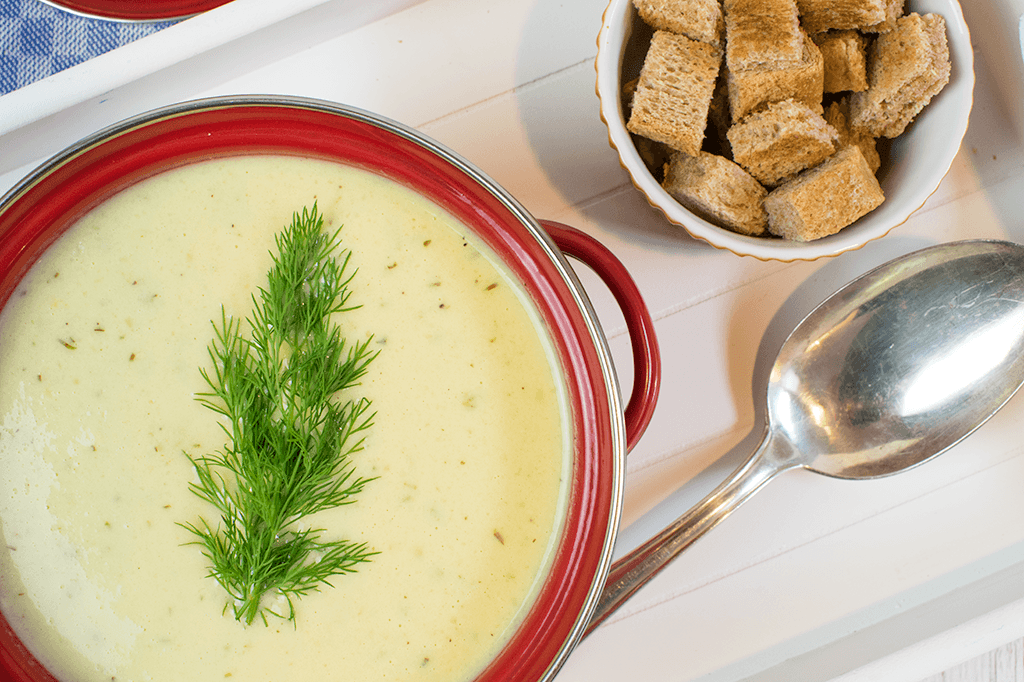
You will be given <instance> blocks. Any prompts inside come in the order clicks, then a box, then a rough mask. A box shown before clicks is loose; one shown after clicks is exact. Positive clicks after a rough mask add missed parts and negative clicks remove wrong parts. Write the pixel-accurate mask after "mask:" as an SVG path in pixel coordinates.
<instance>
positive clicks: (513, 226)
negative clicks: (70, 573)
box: [0, 96, 626, 682]
mask: <svg viewBox="0 0 1024 682" xmlns="http://www.w3.org/2000/svg"><path fill="white" fill-rule="evenodd" d="M252 154H286V155H299V156H306V157H314V158H321V159H328V160H336V161H342V162H344V163H348V164H350V165H355V166H358V167H362V168H365V169H367V170H370V171H372V172H375V173H378V174H380V175H384V176H385V177H390V178H391V179H393V180H396V181H398V182H399V183H401V184H404V185H406V186H407V187H411V188H413V189H414V190H416V191H418V192H420V193H421V194H424V195H426V196H427V197H428V198H430V199H433V200H434V201H435V202H436V203H438V204H440V205H441V206H442V207H444V208H445V209H447V210H448V211H449V212H451V213H452V214H454V215H455V216H456V217H457V218H459V219H460V220H461V221H462V222H464V223H465V224H466V225H468V226H469V227H470V228H471V229H473V230H474V232H475V233H476V234H477V235H478V236H479V237H481V238H482V239H483V240H484V241H485V242H486V243H487V244H488V246H489V247H490V248H491V249H492V250H493V251H494V252H495V253H496V254H497V255H498V257H499V258H501V259H502V260H503V261H504V263H505V265H506V266H507V267H509V269H510V270H511V271H512V273H513V274H514V276H516V277H517V278H518V279H519V280H520V282H522V284H523V286H524V288H525V289H526V290H527V292H528V293H529V294H530V296H531V297H532V298H533V299H534V303H535V305H536V306H537V310H538V312H539V314H540V316H541V318H542V320H543V321H544V322H545V323H546V325H547V327H548V329H549V331H550V332H551V333H550V336H551V341H552V343H553V345H554V346H555V350H556V355H557V356H558V358H559V360H560V362H561V365H562V369H563V373H564V375H565V382H566V388H567V393H568V396H569V408H570V412H571V421H572V428H573V430H574V431H573V446H572V447H573V450H574V452H573V454H572V457H573V460H572V464H571V476H570V479H571V480H570V488H569V492H568V497H567V507H568V509H567V513H566V517H565V520H564V526H563V532H562V534H561V536H560V540H559V544H558V546H557V548H556V550H555V552H554V558H553V563H552V567H551V569H550V571H549V574H548V575H547V577H546V579H545V580H544V581H543V584H542V585H541V587H540V591H539V594H538V596H537V598H536V600H535V602H534V603H533V605H532V606H531V607H530V609H529V610H528V612H527V613H526V614H525V617H524V619H523V621H522V622H521V624H520V625H519V626H518V627H517V629H516V630H515V632H514V634H513V635H512V637H511V639H510V640H509V642H508V644H507V645H506V646H505V647H504V649H502V650H501V651H500V652H499V654H498V655H497V657H496V658H495V659H493V660H492V661H491V663H490V664H489V665H488V666H487V667H486V668H485V669H484V670H483V671H482V672H481V673H480V674H479V676H478V677H477V678H476V680H477V682H495V681H497V680H531V681H532V680H549V679H551V678H552V677H554V675H555V673H556V672H557V671H558V669H559V668H560V667H561V665H562V664H563V663H564V661H565V660H566V658H567V657H568V655H569V653H570V652H571V650H572V648H573V647H574V646H575V644H576V643H577V642H578V641H579V639H580V638H581V637H582V635H583V633H584V631H585V628H586V625H587V623H588V621H589V618H590V614H591V613H592V611H593V608H594V607H595V605H596V603H597V599H598V597H599V596H600V593H601V591H602V589H603V587H604V583H605V579H606V577H607V573H608V569H609V566H610V563H611V555H612V548H613V545H614V540H615V535H616V532H617V529H618V522H619V517H620V513H621V506H622V495H623V488H624V476H625V453H626V436H625V426H624V422H623V418H622V405H621V400H620V397H619V396H620V392H619V390H618V385H617V380H616V378H615V372H614V369H613V366H612V361H611V354H610V351H609V349H608V346H607V342H606V340H605V338H604V336H603V333H602V332H601V329H600V325H599V323H598V321H597V316H596V313H595V311H594V309H593V307H592V305H591V304H590V302H589V299H588V298H587V296H586V294H585V292H584V291H583V288H582V286H581V285H580V283H579V281H578V279H577V278H576V276H575V274H574V273H573V271H572V269H571V267H569V265H568V263H567V261H566V260H565V258H564V256H563V255H562V254H561V252H560V251H559V250H558V249H557V247H556V246H555V244H554V243H553V242H552V240H551V239H550V237H549V236H548V235H547V233H546V232H544V230H543V229H542V228H541V227H540V225H539V224H538V223H537V221H536V220H535V219H534V218H533V217H532V216H531V215H530V214H529V213H528V212H527V211H526V210H525V208H523V206H522V205H521V204H519V203H518V202H517V201H516V200H515V199H514V198H512V197H511V196H510V195H509V194H508V193H507V192H506V191H505V190H504V189H502V188H501V187H500V186H499V185H498V184H497V183H495V182H494V181H493V180H491V179H490V178H489V177H487V176H486V175H485V174H484V173H482V172H481V171H480V170H479V169H477V168H476V167H475V166H473V165H472V164H470V163H469V162H467V161H466V160H465V159H463V158H462V157H460V156H458V155H457V154H455V153H454V152H452V151H450V150H448V149H447V148H445V147H443V146H442V145H440V144H438V143H436V142H434V141H432V140H430V139H429V138H427V137H425V136H424V135H422V134H420V133H419V132H417V131H415V130H413V129H411V128H408V127H406V126H404V125H402V124H399V123H397V122H394V121H391V120H388V119H386V118H383V117H380V116H377V115H375V114H371V113H369V112H366V111H363V110H360V109H356V108H353V107H348V106H344V105H340V104H336V103H330V102H324V101H320V100H311V99H305V98H295V97H277V96H254V97H237V96H236V97H220V98H210V99H204V100H196V101H192V102H186V103H183V104H178V105H174V106H171V107H166V108H164V109H159V110H155V111H152V112H149V113H146V114H142V115H140V116H137V117H135V118H132V119H128V120H126V121H123V122H121V123H118V124H115V125H114V126H111V127H109V128H106V129H104V130H101V131H99V132H98V133H96V134H94V135H92V136H90V137H88V138H85V139H83V140H82V141H81V142H79V143H78V144H76V145H74V146H72V147H70V148H68V149H67V150H65V151H64V152H61V153H60V154H58V155H56V156H55V157H53V158H52V159H50V160H49V161H47V162H46V163H44V164H42V165H41V166H40V167H39V168H38V169H36V170H35V171H34V172H33V173H31V174H30V175H29V176H28V177H26V178H25V180H23V181H22V182H21V183H19V184H18V185H17V186H15V187H14V188H13V189H12V190H10V191H9V192H8V193H7V194H6V195H5V196H4V197H2V198H0V307H2V306H3V305H4V304H5V303H6V301H7V300H8V298H9V296H10V294H11V291H12V290H13V288H14V287H15V286H16V285H17V283H18V282H19V281H20V280H21V278H22V277H23V275H24V274H25V272H27V270H28V269H29V268H30V267H31V265H32V264H33V263H34V262H35V260H36V259H37V258H38V256H39V254H40V253H41V252H42V251H44V250H45V249H46V248H47V247H48V246H49V245H50V244H52V243H53V241H55V240H56V239H57V238H58V237H59V236H60V234H61V233H63V231H64V230H66V229H67V228H68V227H69V226H70V225H71V224H73V223H74V222H75V221H76V220H77V219H78V218H79V217H81V216H82V215H83V214H84V213H85V212H87V211H88V210H90V209H91V208H92V207H94V206H95V205H97V204H98V203H100V202H101V201H103V200H105V199H107V198H109V196H111V195H112V194H114V193H116V191H118V190H120V189H123V188H125V187H127V186H129V185H130V184H132V183H134V182H138V181H141V180H143V179H145V178H146V177H150V176H152V175H154V174H156V173H158V172H161V171H164V170H168V169H170V168H173V167H177V166H181V165H185V164H188V163H193V162H198V161H201V160H207V159H212V158H218V157H224V156H239V155H252ZM40 669H41V666H39V664H38V662H37V661H35V659H33V658H32V657H31V655H29V654H28V652H27V650H26V649H25V648H24V646H23V645H22V643H21V642H20V641H18V639H17V637H16V635H15V634H14V632H13V630H12V629H11V627H10V625H9V624H8V622H7V621H6V619H5V618H4V617H3V616H2V614H0V675H2V674H3V673H4V672H6V674H7V675H9V676H10V678H11V679H12V680H16V681H18V682H29V681H30V680H31V681H35V682H38V681H39V680H46V681H47V682H49V681H51V680H53V678H52V677H50V676H49V675H48V674H46V673H44V674H40V672H39V671H40Z"/></svg>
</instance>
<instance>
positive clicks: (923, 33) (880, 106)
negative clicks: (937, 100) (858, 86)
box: [850, 13, 950, 137]
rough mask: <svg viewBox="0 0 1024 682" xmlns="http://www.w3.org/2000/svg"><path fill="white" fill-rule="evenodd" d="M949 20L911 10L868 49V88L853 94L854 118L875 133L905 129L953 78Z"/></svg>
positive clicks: (891, 134)
mask: <svg viewBox="0 0 1024 682" xmlns="http://www.w3.org/2000/svg"><path fill="white" fill-rule="evenodd" d="M949 74H950V62H949V46H948V44H947V43H946V20H945V19H943V18H942V16H940V15H938V14H925V15H923V16H922V15H920V14H916V13H914V14H908V15H907V16H905V17H901V18H900V19H899V21H897V22H896V28H894V29H893V30H892V31H889V32H888V33H883V34H881V35H879V36H878V38H876V39H875V41H874V42H873V43H872V44H871V47H870V48H869V50H868V89H867V90H865V91H863V92H855V93H853V94H852V95H851V96H850V124H851V125H852V126H854V127H856V128H864V129H865V130H866V131H867V132H868V133H870V134H871V135H874V136H875V137H896V136H897V135H900V134H901V133H902V132H903V131H904V130H905V129H906V127H907V126H908V125H909V124H910V122H911V121H913V120H914V118H915V117H916V116H917V114H918V113H920V111H921V110H922V109H923V108H924V107H925V105H926V104H928V102H930V101H931V100H932V97H934V96H935V95H937V94H938V93H939V91H941V90H942V88H944V87H945V86H946V83H948V82H949Z"/></svg>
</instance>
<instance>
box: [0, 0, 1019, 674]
mask: <svg viewBox="0 0 1024 682" xmlns="http://www.w3.org/2000/svg"><path fill="white" fill-rule="evenodd" d="M1020 2H1021V0H969V2H966V3H964V14H965V16H966V18H967V21H968V24H969V26H970V28H971V31H972V35H973V36H974V47H975V63H976V72H977V85H976V89H975V104H974V110H973V113H972V120H971V126H970V129H969V130H968V132H967V136H966V139H965V140H964V144H963V148H962V149H961V152H960V154H959V156H958V157H957V159H956V161H955V162H954V164H953V167H952V169H951V171H950V173H949V175H948V176H947V177H946V179H945V180H944V181H943V184H942V185H941V186H940V188H939V190H938V191H937V192H936V193H935V195H933V196H932V198H931V199H930V200H929V201H928V203H927V204H926V205H925V206H924V207H923V208H922V209H921V210H920V211H918V213H916V214H915V215H914V216H913V217H912V218H911V220H910V221H908V222H907V223H906V224H905V225H903V226H901V227H899V228H897V229H895V230H894V231H893V232H892V233H891V234H890V235H889V236H888V237H886V238H885V239H883V240H881V241H877V242H874V243H871V244H869V245H868V246H866V247H865V248H863V249H862V250H860V251H856V252H853V253H848V254H844V255H842V256H840V257H838V258H835V259H828V260H823V261H817V262H813V263H793V264H783V263H774V262H769V263H765V262H760V261H757V260H754V259H751V258H741V257H737V256H735V255H732V254H730V253H727V252H723V251H718V250H715V249H713V248H711V247H709V246H707V245H705V244H703V243H701V242H698V241H696V240H694V239H692V238H690V237H689V236H688V235H686V234H685V233H684V232H682V231H681V230H679V229H677V228H674V227H672V226H670V225H668V224H667V223H666V222H665V221H664V220H663V219H662V218H661V216H660V214H658V213H656V212H655V211H654V210H653V209H651V208H650V207H649V206H648V205H647V204H646V203H645V201H644V200H643V199H642V197H641V196H639V194H638V193H637V192H636V191H635V190H634V189H633V188H632V186H631V185H630V183H629V181H628V178H627V176H626V174H625V172H624V171H623V170H622V169H621V168H620V167H619V164H618V160H617V157H616V155H615V153H614V152H613V150H612V149H611V148H610V147H609V146H608V143H607V135H606V131H605V129H604V127H603V124H602V123H601V121H600V118H599V116H598V102H597V98H596V95H595V94H594V80H595V77H594V67H593V64H594V56H595V54H596V42H595V41H596V37H597V33H598V30H599V28H600V22H601V14H602V11H603V9H604V0H562V1H555V0H487V1H486V2H480V0H426V1H421V2H416V1H415V0H378V1H377V2H374V3H367V2H363V1H361V0H290V2H289V3H281V2H278V0H235V2H233V3H230V4H228V5H225V6H223V7H221V8H218V9H216V10H213V11H211V12H209V13H207V14H206V15H201V16H199V17H195V18H193V19H189V20H187V21H184V22H182V23H180V24H178V25H175V26H172V27H170V28H168V29H165V30H164V31H161V32H160V33H158V34H155V35H152V36H149V37H146V38H143V39H141V40H139V41H137V42H135V43H132V44H130V45H127V46H125V47H122V48H119V49H118V50H115V51H113V52H110V53H107V54H105V55H102V56H100V57H97V58H95V59H93V60H91V61H89V62H87V63H85V64H83V65H80V66H77V67H74V68H72V69H70V70H68V71H65V72H62V73H58V74H56V75H54V76H51V77H49V78H47V79H45V80H43V81H39V82H37V83H34V84H32V85H30V86H27V87H25V88H22V89H21V90H17V91H15V92H13V93H11V94H8V95H4V96H2V97H0V192H2V191H5V190H6V189H8V188H9V187H11V186H12V185H14V184H15V183H16V182H17V181H18V180H19V179H20V178H21V177H22V176H24V175H25V174H26V173H27V172H29V171H30V170H31V169H32V168H33V167H35V166H36V165H37V164H38V163H40V162H41V161H42V160H44V159H45V158H47V157H48V156H50V155H51V154H53V153H56V152H58V151H59V150H61V149H62V148H64V147H65V146H67V145H69V144H71V143H73V142H75V141H76V140H78V139H79V138H81V137H83V136H85V135H87V134H89V133H91V132H93V131H95V130H96V129H99V128H101V127H103V126H105V125H108V124H111V123H114V122H116V121H118V120H121V119H123V118H126V117H128V116H131V115H134V114H138V113H141V112H143V111H146V110H148V109H152V108H155V107H159V106H163V105H167V104H171V103H174V102H178V101H181V100H186V99H193V98H197V97H205V96H211V95H223V94H232V93H246V94H249V93H283V94H293V95H302V96H309V97H318V98H323V99H328V100H333V101H338V102H343V103H346V104H350V105H355V106H358V107H362V108H365V109H369V110H372V111H375V112H377V113H380V114H382V115H384V116H387V117H390V118H393V119H396V120H398V121H401V122H403V123H406V124H408V125H411V126H413V127H415V128H417V129H419V130H421V131H422V132H424V133H426V134H427V135H430V136H432V137H434V138H435V139H437V140H439V141H440V142H442V143H444V144H446V145H448V146H449V147H451V148H453V149H454V150H455V151H457V152H459V153H460V154H462V155H463V156H465V157H466V158H468V159H469V160H470V161H472V162H473V163H475V164H477V165H478V166H480V167H481V168H482V169H483V170H484V171H485V172H486V173H488V174H490V175H491V176H492V177H494V178H495V179H496V180H497V181H498V182H499V183H501V184H502V185H504V186H505V187H506V188H507V189H509V190H510V191H511V192H512V194H513V195H515V196H516V197H517V198H518V199H519V200H520V201H522V202H523V204H524V205H525V206H526V207H527V208H528V209H529V210H530V211H531V212H532V213H533V214H534V215H535V216H537V217H538V218H550V219H555V220H559V221H562V222H566V223H569V224H572V225H575V226H577V227H579V228H581V229H584V230H586V231H587V232H589V233H590V234H592V235H594V236H595V237H597V238H598V239H600V240H601V241H602V242H603V243H604V244H606V245H607V246H608V247H609V248H611V249H612V251H614V252H615V253H616V254H617V255H618V257H619V258H620V259H621V260H622V261H623V262H624V263H625V265H626V266H627V268H628V269H629V270H630V271H631V272H632V274H633V276H634V278H635V279H636V281H637V283H638V285H639V287H640V289H641V291H642V292H643V294H644V295H645V297H646V300H647V302H648V304H649V306H650V308H651V311H652V314H653V317H654V319H655V321H656V326H657V331H658V334H659V338H660V341H661V346H662V351H663V353H664V364H665V366H664V379H663V388H662V397H661V401H660V403H659V406H658V409H657V412H656V414H655V416H654V419H653V421H652V424H651V427H650V429H649V431H648V432H647V434H646V435H645V436H644V438H643V439H642V441H641V443H640V444H639V446H638V447H637V448H636V449H635V450H634V451H633V452H632V453H631V455H630V457H629V464H628V475H627V490H626V499H625V508H624V517H623V529H622V532H621V533H620V536H619V545H618V546H619V548H621V549H620V550H619V551H620V552H621V551H624V550H626V549H628V548H629V547H631V546H633V545H635V544H637V543H639V542H640V541H641V540H642V539H644V538H645V537H646V536H647V535H649V534H650V533H651V532H652V531H653V529H655V528H658V527H660V525H662V524H663V523H664V522H665V521H667V520H668V519H671V518H674V517H675V516H676V515H677V514H679V513H680V512H681V511H683V510H685V509H686V508H687V507H688V506H689V505H691V504H692V503H693V502H695V501H696V500H697V499H699V498H700V497H701V496H702V495H703V494H704V493H705V492H707V491H708V490H710V489H711V488H712V487H713V486H714V485H715V484H716V483H717V482H718V481H720V480H721V479H722V478H724V477H725V476H726V475H727V474H728V473H729V471H731V469H732V468H733V467H734V466H736V465H737V464H738V463H739V461H740V460H741V459H742V458H743V457H745V456H746V454H747V453H748V452H749V450H750V448H752V447H753V445H754V444H755V442H756V440H757V439H758V437H759V436H760V430H761V423H762V419H763V408H762V407H761V403H762V399H761V396H762V395H763V390H764V389H763V386H764V381H765V378H764V375H765V374H766V372H767V368H768V367H769V366H770V364H771V361H772V360H773V358H774V355H775V352H776V350H777V348H778V346H779V344H780V343H781V340H782V338H784V336H785V335H786V334H787V333H788V332H789V330H790V329H791V327H792V326H793V325H794V324H795V323H796V321H798V320H799V319H800V317H802V316H803V314H805V313H806V312H807V311H809V310H810V308H812V307H813V306H814V305H815V304H816V303H817V302H818V301H820V300H821V299H823V298H824V297H825V296H827V295H828V294H829V293H831V291H833V290H834V289H835V288H838V287H839V286H841V285H842V284H844V283H846V282H847V281H848V280H850V279H852V278H853V277H855V276H857V275H859V274H860V273H862V272H864V271H866V270H868V269H869V268H871V267H873V266H875V265H877V264H880V263H882V262H884V261H886V260H889V259H890V258H893V257H895V256H897V255H901V254H903V253H906V252H909V251H912V250H914V249H916V248H919V247H922V246H925V245H928V244H933V243H936V242H942V241H951V240H955V239H962V238H974V237H986V238H1001V239H1010V240H1014V241H1024V219H1022V218H1021V216H1020V214H1021V211H1020V209H1021V206H1022V203H1024V199H1022V197H1024V163H1022V161H1024V154H1022V148H1024V142H1022V140H1024V99H1022V91H1024V87H1022V84H1024V67H1022V65H1021V54H1020V49H1019V42H1018V40H1019V38H1018V34H1017V30H1018V18H1019V16H1020V14H1021V12H1022V11H1024V9H1022V8H1021V6H1020ZM285 5H288V7H287V8H283V7H284V6H285ZM581 270H582V268H581ZM580 274H581V277H582V278H583V280H584V282H585V284H586V285H587V287H588V290H589V292H590V294H591V296H592V298H593V300H594V303H595V306H596V307H597V309H598V311H599V314H600V316H601V319H602V324H603V326H604V328H605V331H606V333H607V335H608V336H609V338H610V342H611V345H612V349H613V353H614V355H615V357H616V360H617V366H618V369H619V372H620V379H621V381H622V383H623V387H624V388H623V390H624V392H627V393H628V389H629V385H630V381H631V377H630V373H631V369H630V363H629V356H628V343H627V339H626V336H625V329H624V325H623V322H622V319H621V316H620V315H619V314H618V313H617V311H616V310H615V308H614V305H613V303H612V299H611V297H610V295H608V293H607V292H606V291H605V290H604V289H603V287H602V285H601V284H600V283H599V282H598V281H597V280H596V278H594V277H593V276H592V275H590V273H588V272H585V271H584V272H581V273H580ZM1022 420H1024V397H1021V396H1018V397H1016V398H1014V399H1013V400H1011V401H1010V403H1009V404H1008V405H1007V406H1006V408H1004V410H1003V411H1002V412H1000V413H999V414H998V415H997V416H996V417H995V418H994V419H993V420H992V421H990V422H989V423H987V424H986V425H985V426H983V427H982V428H981V429H980V430H979V431H978V432H976V433H975V434H974V435H972V436H971V437H970V438H969V439H968V440H966V441H965V442H964V443H962V444H961V445H959V446H957V447H956V448H954V449H953V450H951V451H950V452H948V453H946V454H944V455H943V456H942V457H940V458H939V459H937V460H935V461H933V462H930V463H928V464H927V465H925V466H923V467H919V468H917V469H915V470H912V471H910V472H907V473H904V474H901V475H900V476H898V477H893V478H889V479H883V480H879V481H872V482H843V481H836V480H831V479H827V478H824V477H820V476H815V475H813V474H810V473H805V472H791V473H787V474H786V475H784V476H782V477H780V478H779V479H777V480H775V481H773V482H772V483H771V485H769V486H767V487H766V488H765V489H764V490H763V491H761V492H760V493H759V494H758V495H757V496H756V497H755V498H754V499H753V500H751V501H750V502H749V503H748V504H747V505H745V506H744V507H743V508H741V509H740V510H738V511H737V512H736V513H735V514H734V515H733V516H731V517H730V518H729V519H728V520H727V521H726V522H725V523H724V524H722V526H720V527H719V528H716V529H715V530H714V531H713V532H712V533H711V534H709V535H708V536H707V537H706V538H704V539H702V540H701V541H700V542H699V543H697V545H695V546H694V547H693V548H692V549H691V550H690V551H688V552H687V553H686V554H685V555H684V556H683V557H681V558H680V559H679V560H678V561H677V562H676V563H674V564H673V565H672V566H671V567H670V568H668V569H667V570H666V571H665V572H664V573H663V574H662V575H661V576H659V577H658V578H657V579H656V580H655V581H653V582H652V583H651V584H650V585H648V586H647V587H645V588H644V589H643V590H642V591H641V592H640V593H638V594H637V595H636V596H635V597H634V598H633V599H632V600H631V601H630V602H629V603H628V604H627V605H626V606H625V607H624V608H623V609H622V610H620V611H619V612H618V613H616V614H615V615H614V616H613V617H612V618H611V619H610V620H609V621H608V622H607V623H606V624H605V625H604V626H603V627H601V628H600V629H598V630H597V631H596V632H595V633H594V634H592V635H591V636H590V637H589V638H588V639H586V640H585V641H584V642H583V643H582V644H581V645H580V646H579V647H578V649H577V650H576V651H575V652H574V654H573V655H572V656H571V657H570V659H569V661H568V663H567V664H566V666H565V667H564V668H563V670H562V672H561V673H560V674H559V675H558V678H557V679H558V680H559V681H560V682H576V681H579V682H583V681H587V682H593V681H601V680H609V681H611V680H621V679H626V678H627V677H628V678H630V679H658V680H669V679H670V680H676V681H688V680H701V681H702V682H726V681H732V680H744V679H750V680H757V681H760V682H768V681H774V680H801V681H813V680H828V679H837V678H838V679H841V680H845V681H847V682H853V681H854V680H857V681H860V680H871V681H872V682H882V681H885V680H900V681H903V682H916V681H917V680H920V679H923V678H925V677H927V676H930V675H934V674H936V673H939V672H941V671H944V670H946V669H948V668H950V667H951V666H954V665H955V664H957V663H959V662H960V661H964V660H967V659H970V658H972V657H974V656H978V655H981V654H985V653H986V652H990V651H992V650H995V649H997V648H999V647H1001V646H1003V645H1004V644H1006V643H1007V642H1011V641H1015V640H1018V639H1019V638H1021V637H1024V523H1022V520H1024V494H1022V490H1024V456H1022V455H1024V439H1022V438H1021V434H1022V432H1024V423H1022ZM961 679H966V678H961ZM1010 679H1012V678H1010Z"/></svg>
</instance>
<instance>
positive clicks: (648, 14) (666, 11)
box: [633, 0, 723, 46]
mask: <svg viewBox="0 0 1024 682" xmlns="http://www.w3.org/2000/svg"><path fill="white" fill-rule="evenodd" d="M633 6H634V7H636V11H637V14H639V15H640V18H641V19H643V20H644V21H645V22H647V24H648V25H649V26H651V27H653V28H655V29H659V30H662V31H671V32H672V33H678V34H680V35H684V36H686V37H687V38H692V39H693V40H699V41H701V42H704V43H710V44H712V45H716V46H721V44H722V31H723V20H722V4H721V0H633Z"/></svg>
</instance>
